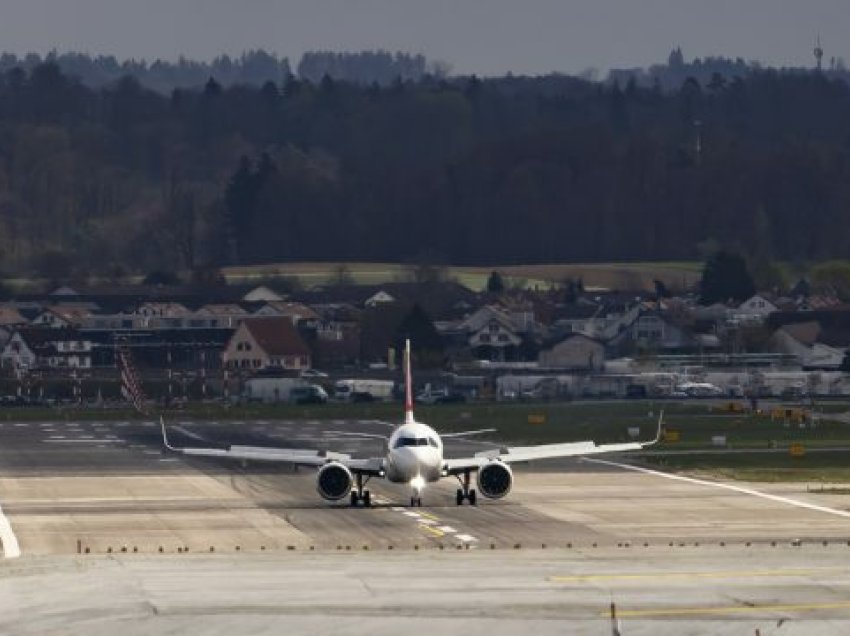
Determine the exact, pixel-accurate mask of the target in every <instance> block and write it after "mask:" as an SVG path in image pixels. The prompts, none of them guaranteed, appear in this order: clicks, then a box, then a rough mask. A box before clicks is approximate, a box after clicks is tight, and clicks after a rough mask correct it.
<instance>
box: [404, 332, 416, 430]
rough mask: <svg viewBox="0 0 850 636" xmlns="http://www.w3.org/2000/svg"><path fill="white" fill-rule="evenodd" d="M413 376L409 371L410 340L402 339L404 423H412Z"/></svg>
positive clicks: (413, 418)
mask: <svg viewBox="0 0 850 636" xmlns="http://www.w3.org/2000/svg"><path fill="white" fill-rule="evenodd" d="M415 421H416V418H415V417H413V377H412V376H411V373H410V340H409V339H408V340H405V341H404V423H405V424H413V423H414V422H415Z"/></svg>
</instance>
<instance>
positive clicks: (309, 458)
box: [160, 419, 384, 476]
mask: <svg viewBox="0 0 850 636" xmlns="http://www.w3.org/2000/svg"><path fill="white" fill-rule="evenodd" d="M160 426H161V428H162V442H163V444H164V445H165V448H167V449H168V450H170V451H174V452H175V453H180V454H182V455H189V456H192V457H220V458H225V459H235V460H241V461H261V462H279V463H284V464H297V465H299V466H322V465H324V464H327V463H328V462H331V461H336V462H339V463H341V464H344V465H345V466H346V467H347V468H348V469H349V470H350V471H352V472H354V473H361V474H368V475H376V476H380V475H382V474H383V472H384V460H383V458H380V457H374V458H368V459H355V458H353V457H351V455H348V454H346V453H335V452H333V451H320V450H311V449H302V448H270V447H265V446H238V445H232V446H228V447H227V448H192V447H189V448H178V447H175V446H172V445H171V443H170V442H169V441H168V433H167V431H166V429H165V422H164V421H163V420H162V419H160Z"/></svg>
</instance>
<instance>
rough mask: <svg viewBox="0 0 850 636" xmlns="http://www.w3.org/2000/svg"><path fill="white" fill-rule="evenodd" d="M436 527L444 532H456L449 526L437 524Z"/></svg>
mask: <svg viewBox="0 0 850 636" xmlns="http://www.w3.org/2000/svg"><path fill="white" fill-rule="evenodd" d="M437 529H438V530H442V531H443V532H445V533H446V534H455V533H456V532H457V530H455V529H454V528H452V527H451V526H437Z"/></svg>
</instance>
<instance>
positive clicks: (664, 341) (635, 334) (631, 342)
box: [607, 308, 702, 356]
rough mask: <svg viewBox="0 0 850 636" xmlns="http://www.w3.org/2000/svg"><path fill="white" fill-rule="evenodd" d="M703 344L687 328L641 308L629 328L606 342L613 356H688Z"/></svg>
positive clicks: (663, 313) (653, 310)
mask: <svg viewBox="0 0 850 636" xmlns="http://www.w3.org/2000/svg"><path fill="white" fill-rule="evenodd" d="M701 342H702V341H701V340H700V339H697V338H696V337H694V334H693V333H692V331H691V330H690V329H688V328H686V327H685V325H684V324H679V323H677V322H675V321H674V320H673V319H672V317H671V316H668V315H667V314H666V313H665V312H663V311H659V310H656V309H646V308H642V309H641V310H640V311H639V312H637V315H635V316H634V318H633V319H632V321H631V323H630V324H627V325H622V326H621V328H620V331H619V333H618V334H617V335H615V336H613V337H612V338H610V339H609V340H608V341H607V344H608V349H609V352H610V353H612V354H613V355H617V356H620V355H630V354H632V353H634V352H635V351H654V352H657V353H686V352H691V351H695V350H698V349H699V348H700V345H701Z"/></svg>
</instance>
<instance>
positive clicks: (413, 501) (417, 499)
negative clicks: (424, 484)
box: [410, 497, 422, 508]
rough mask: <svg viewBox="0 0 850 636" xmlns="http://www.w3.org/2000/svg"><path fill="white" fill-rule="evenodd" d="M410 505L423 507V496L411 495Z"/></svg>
mask: <svg viewBox="0 0 850 636" xmlns="http://www.w3.org/2000/svg"><path fill="white" fill-rule="evenodd" d="M410 507H411V508H421V507H422V497H411V498H410Z"/></svg>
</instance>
